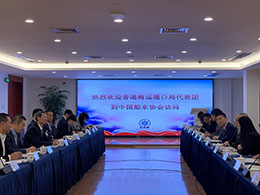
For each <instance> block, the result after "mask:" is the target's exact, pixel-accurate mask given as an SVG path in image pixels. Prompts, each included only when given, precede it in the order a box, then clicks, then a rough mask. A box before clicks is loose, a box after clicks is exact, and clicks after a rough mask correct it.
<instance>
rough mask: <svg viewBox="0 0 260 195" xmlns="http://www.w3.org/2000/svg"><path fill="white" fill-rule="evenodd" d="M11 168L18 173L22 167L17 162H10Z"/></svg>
mask: <svg viewBox="0 0 260 195" xmlns="http://www.w3.org/2000/svg"><path fill="white" fill-rule="evenodd" d="M10 166H11V169H12V170H13V171H17V170H18V169H20V166H19V165H18V164H17V162H16V161H12V162H10Z"/></svg>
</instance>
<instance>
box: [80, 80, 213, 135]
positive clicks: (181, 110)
mask: <svg viewBox="0 0 260 195" xmlns="http://www.w3.org/2000/svg"><path fill="white" fill-rule="evenodd" d="M212 85H213V81H212V80H78V81H77V93H78V94H77V108H78V114H80V113H81V112H86V113H88V115H89V120H88V121H87V123H88V124H94V125H101V127H103V129H104V132H105V135H107V136H179V135H180V132H181V129H182V127H183V124H186V125H193V123H194V121H193V118H194V117H193V115H191V114H190V112H191V109H192V108H208V109H209V110H212V105H213V97H212V94H213V91H212V89H213V87H212Z"/></svg>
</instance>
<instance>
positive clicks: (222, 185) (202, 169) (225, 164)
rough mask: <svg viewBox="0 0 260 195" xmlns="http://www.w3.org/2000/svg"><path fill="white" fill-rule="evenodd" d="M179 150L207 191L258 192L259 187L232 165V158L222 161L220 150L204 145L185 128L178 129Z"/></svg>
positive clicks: (244, 193) (220, 192)
mask: <svg viewBox="0 0 260 195" xmlns="http://www.w3.org/2000/svg"><path fill="white" fill-rule="evenodd" d="M180 151H181V154H182V156H183V159H184V161H185V162H186V163H187V165H188V166H189V167H190V169H191V171H192V173H193V175H194V176H195V177H196V178H197V180H198V181H199V182H200V183H201V185H202V186H203V188H204V190H205V192H206V193H207V194H210V195H211V194H218V195H220V194H221V195H223V194H228V195H233V194H236V195H237V194H241V195H249V194H250V195H259V194H260V187H259V186H256V185H255V184H253V183H252V182H251V179H249V178H246V177H244V176H243V175H242V171H243V170H242V169H241V168H240V169H239V170H238V171H236V170H235V169H234V168H233V167H234V164H235V160H233V159H229V158H228V160H227V161H224V160H223V156H222V154H221V153H220V152H217V153H214V152H213V146H206V144H205V143H203V142H201V141H199V139H198V138H195V136H192V135H191V134H190V133H189V132H188V131H186V130H182V133H181V147H180Z"/></svg>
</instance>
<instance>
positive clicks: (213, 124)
mask: <svg viewBox="0 0 260 195" xmlns="http://www.w3.org/2000/svg"><path fill="white" fill-rule="evenodd" d="M216 129H217V123H216V121H211V122H210V124H209V126H207V127H206V131H208V132H209V133H215V132H216Z"/></svg>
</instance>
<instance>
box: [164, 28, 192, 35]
mask: <svg viewBox="0 0 260 195" xmlns="http://www.w3.org/2000/svg"><path fill="white" fill-rule="evenodd" d="M188 31H189V28H161V29H160V34H186V33H188Z"/></svg>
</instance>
